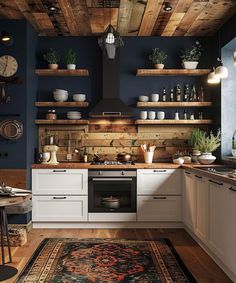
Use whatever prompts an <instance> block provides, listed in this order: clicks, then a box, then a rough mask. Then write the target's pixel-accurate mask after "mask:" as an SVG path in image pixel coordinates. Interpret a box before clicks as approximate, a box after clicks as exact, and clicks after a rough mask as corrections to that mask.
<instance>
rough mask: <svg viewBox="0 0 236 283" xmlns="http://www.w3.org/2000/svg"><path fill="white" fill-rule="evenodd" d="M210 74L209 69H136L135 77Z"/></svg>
mask: <svg viewBox="0 0 236 283" xmlns="http://www.w3.org/2000/svg"><path fill="white" fill-rule="evenodd" d="M210 72H211V70H210V69H195V70H186V69H162V70H160V69H138V70H137V73H136V76H139V77H146V76H204V75H208V74H209V73H210Z"/></svg>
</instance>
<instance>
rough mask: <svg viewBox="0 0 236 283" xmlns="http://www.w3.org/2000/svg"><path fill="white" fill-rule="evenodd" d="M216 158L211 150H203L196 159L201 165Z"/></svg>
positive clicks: (209, 162) (210, 162)
mask: <svg viewBox="0 0 236 283" xmlns="http://www.w3.org/2000/svg"><path fill="white" fill-rule="evenodd" d="M215 160H216V157H215V156H214V155H212V153H211V152H204V153H202V154H201V155H200V156H199V157H198V161H199V162H200V163H201V164H203V165H209V164H212V163H213V162H214V161H215Z"/></svg>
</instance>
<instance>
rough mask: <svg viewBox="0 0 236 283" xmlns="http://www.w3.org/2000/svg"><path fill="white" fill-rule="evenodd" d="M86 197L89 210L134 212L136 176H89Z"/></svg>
mask: <svg viewBox="0 0 236 283" xmlns="http://www.w3.org/2000/svg"><path fill="white" fill-rule="evenodd" d="M104 198H112V199H113V198H114V199H116V200H118V201H116V203H110V202H106V201H104ZM88 199H89V203H88V205H89V212H136V178H115V177H114V178H113V177H109V178H108V177H103V178H90V179H89V193H88Z"/></svg>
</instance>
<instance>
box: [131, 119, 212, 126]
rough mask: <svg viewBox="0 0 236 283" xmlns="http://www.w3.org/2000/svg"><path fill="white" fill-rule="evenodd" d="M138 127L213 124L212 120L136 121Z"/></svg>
mask: <svg viewBox="0 0 236 283" xmlns="http://www.w3.org/2000/svg"><path fill="white" fill-rule="evenodd" d="M135 124H136V125H176V124H179V125H185V124H186V125H197V124H198V125H207V124H212V120H167V119H164V120H136V121H135Z"/></svg>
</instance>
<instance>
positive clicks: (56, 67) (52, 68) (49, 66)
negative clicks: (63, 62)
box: [48, 64, 58, 70]
mask: <svg viewBox="0 0 236 283" xmlns="http://www.w3.org/2000/svg"><path fill="white" fill-rule="evenodd" d="M48 68H49V69H51V70H57V69H58V64H49V65H48Z"/></svg>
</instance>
